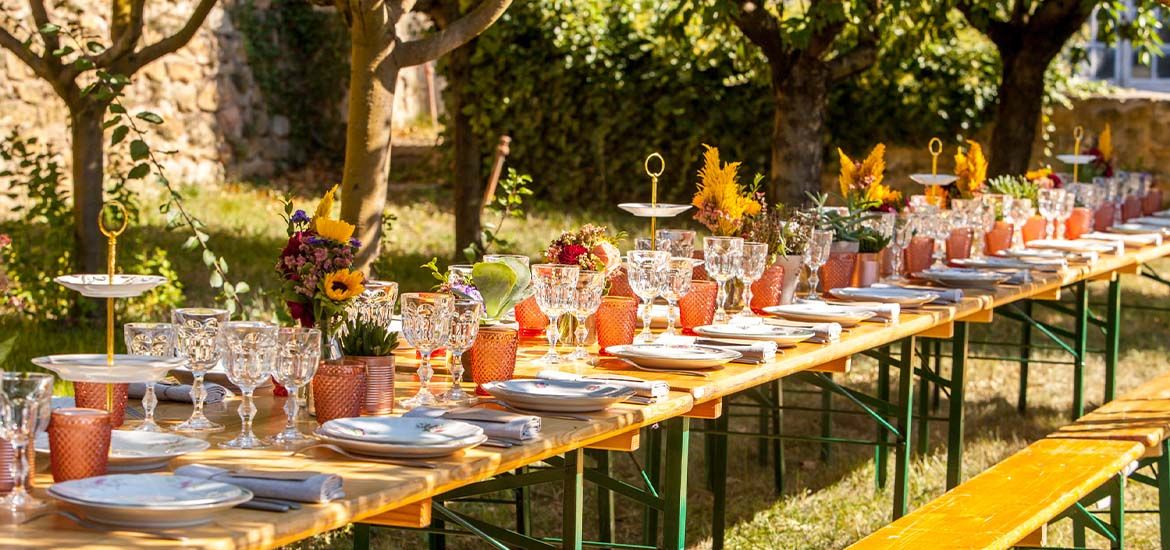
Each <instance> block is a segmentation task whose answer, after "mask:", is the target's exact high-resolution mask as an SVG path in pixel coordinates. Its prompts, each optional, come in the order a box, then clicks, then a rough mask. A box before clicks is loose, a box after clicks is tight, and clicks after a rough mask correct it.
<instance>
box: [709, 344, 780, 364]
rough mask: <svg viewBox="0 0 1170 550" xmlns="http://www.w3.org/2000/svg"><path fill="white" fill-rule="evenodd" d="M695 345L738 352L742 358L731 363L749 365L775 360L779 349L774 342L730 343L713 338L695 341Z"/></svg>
mask: <svg viewBox="0 0 1170 550" xmlns="http://www.w3.org/2000/svg"><path fill="white" fill-rule="evenodd" d="M695 345H699V346H709V347H713V348H719V349H725V350H730V351H738V352H739V354H740V355H742V356H743V357H740V358H739V359H736V360H735V361H732V363H749V364H756V363H767V362H768V361H771V360H773V359H775V358H776V349H777V348H779V346H777V345H776V342H746V341H738V342H731V341H727V340H721V339H715V338H698V339H696V340H695Z"/></svg>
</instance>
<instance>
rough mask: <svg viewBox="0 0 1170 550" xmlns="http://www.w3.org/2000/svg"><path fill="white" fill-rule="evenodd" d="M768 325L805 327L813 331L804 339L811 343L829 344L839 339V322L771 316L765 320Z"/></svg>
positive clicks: (840, 329) (840, 330)
mask: <svg viewBox="0 0 1170 550" xmlns="http://www.w3.org/2000/svg"><path fill="white" fill-rule="evenodd" d="M765 322H766V323H768V324H769V325H776V326H780V327H798V328H807V329H809V330H811V331H813V332H814V333H815V334H813V337H812V338H809V339H808V340H805V342H811V343H813V344H829V343H832V342H836V341H837V340H840V339H841V332H842V330H843V329H842V328H841V323H807V322H804V321H793V320H791V319H779V318H773V319H768V320H767V321H765Z"/></svg>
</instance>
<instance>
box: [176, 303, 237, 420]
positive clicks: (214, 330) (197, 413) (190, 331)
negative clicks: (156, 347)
mask: <svg viewBox="0 0 1170 550" xmlns="http://www.w3.org/2000/svg"><path fill="white" fill-rule="evenodd" d="M230 317H231V314H229V313H228V311H227V310H226V309H212V308H180V309H176V310H175V311H174V312H173V313H171V324H173V325H174V330H175V355H176V356H178V357H181V358H183V359H186V360H187V361H188V362H189V363H190V367H191V374H192V376H193V378H194V381H193V382H192V383H191V398H192V401H193V402H194V404H195V409H194V410H193V411H191V417H190V418H188V419H187V420H186V421H184V422H183V423H182V424H179V425H178V426H175V431H179V432H218V431H221V430H223V425H222V424H217V423H215V422H212V421H210V420H208V419H207V417H206V416H204V415H203V402H204V400H206V399H207V390H206V389H205V388H204V387H203V377H204V376H205V375H206V374H207V371H209V370H211V368H212V367H214V366H215V364H216V363H218V362H219V360H220V357H221V356H222V355H223V346H222V340H221V339H220V329H221V328H222V327H223V324H224V323H226V322H228V319H229V318H230Z"/></svg>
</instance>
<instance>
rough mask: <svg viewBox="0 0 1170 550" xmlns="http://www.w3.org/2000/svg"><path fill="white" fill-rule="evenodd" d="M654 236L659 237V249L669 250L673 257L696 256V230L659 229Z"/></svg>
mask: <svg viewBox="0 0 1170 550" xmlns="http://www.w3.org/2000/svg"><path fill="white" fill-rule="evenodd" d="M654 237H655V238H656V239H658V250H665V251H667V252H669V253H670V257H672V258H687V259H690V258H693V257H694V256H695V232H694V231H691V230H690V229H659V230H658V231H655V232H654Z"/></svg>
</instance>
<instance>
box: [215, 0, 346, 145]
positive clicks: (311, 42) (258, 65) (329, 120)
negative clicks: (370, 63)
mask: <svg viewBox="0 0 1170 550" xmlns="http://www.w3.org/2000/svg"><path fill="white" fill-rule="evenodd" d="M229 9H230V11H231V14H232V20H233V21H234V22H235V23H236V26H237V27H238V28H239V29H240V32H241V33H242V34H243V35H244V47H245V50H246V51H247V53H248V66H249V67H250V68H251V69H252V75H253V76H254V78H255V79H256V83H257V85H258V87H259V88H260V92H261V94H263V96H264V99H265V103H266V105H267V106H268V110H269V113H270V114H272V115H276V114H280V115H284V116H285V117H286V118H288V120H289V122H290V124H289V142H290V144H291V150H290V151H289V153H290V160H291V162H292V163H293V164H294V165H301V164H305V163H308V162H311V161H318V162H326V163H336V162H337V161H338V160H339V159H341V158H342V153H343V148H344V145H345V121H344V120H343V118H342V113H341V111H340V110H339V109H337V105H338V103H339V99H340V98H341V97H344V95H345V89H346V82H347V77H348V75H349V55H348V53H349V40H348V37H347V31H346V28H345V24H344V22H343V21H342V20H341V18H340V17H338V16H337V14H336V13H334V12H332V11H323V10H317V9H314V8H313V6H312V5H311V4H310V3H309V2H307V1H305V0H272V2H271V4H270V6H269V7H267V8H263V9H261V8H258V7H256V5H255V2H253V0H245V1H244V2H240V3H238V4H235V5H234V6H233V7H231V8H229Z"/></svg>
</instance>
